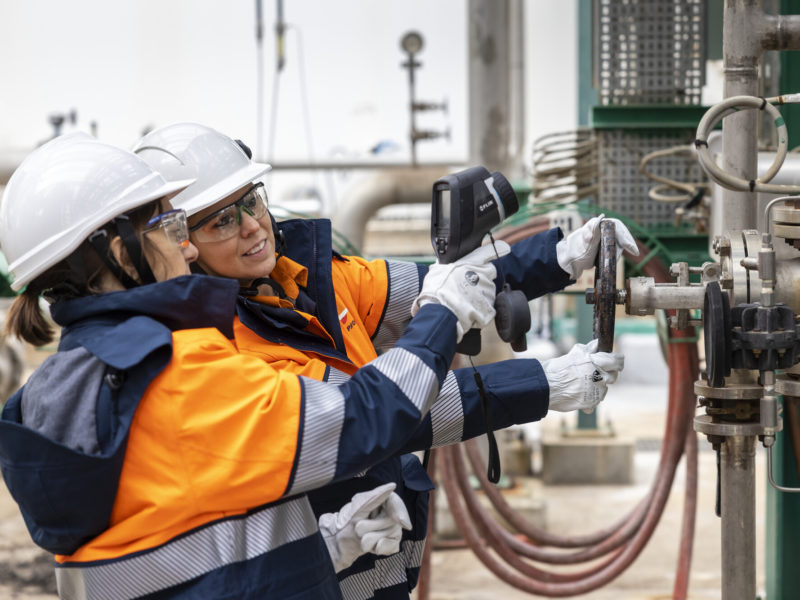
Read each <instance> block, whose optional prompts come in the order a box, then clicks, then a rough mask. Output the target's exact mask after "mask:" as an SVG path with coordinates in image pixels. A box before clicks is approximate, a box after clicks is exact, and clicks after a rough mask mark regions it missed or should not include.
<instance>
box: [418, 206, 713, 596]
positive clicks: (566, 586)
mask: <svg viewBox="0 0 800 600" xmlns="http://www.w3.org/2000/svg"><path fill="white" fill-rule="evenodd" d="M547 226H548V225H547V220H546V219H539V220H536V221H533V222H529V223H527V224H526V225H524V226H521V227H516V228H514V229H513V230H509V231H505V232H501V233H500V234H499V235H498V237H500V238H501V239H504V240H505V241H507V242H509V243H513V242H515V241H517V240H519V239H522V238H524V237H528V236H530V235H533V234H535V233H538V232H540V231H543V230H544V229H546V228H547ZM638 244H639V249H640V252H639V257H650V253H649V251H647V250H648V249H647V248H646V247H644V245H643V244H641V242H638ZM639 257H633V256H627V258H628V259H629V260H631V261H632V262H634V263H637V262H644V261H645V260H647V258H639ZM641 270H642V271H643V272H644V274H645V275H648V276H651V277H654V278H655V279H656V281H659V282H663V281H669V274H668V271H667V269H666V268H665V267H664V265H663V264H662V263H661V262H660V261H658V260H657V259H653V258H652V257H650V258H649V260H647V262H646V263H645V264H643V265H642V267H641ZM691 334H692V332H689V331H675V330H673V332H672V335H673V338H672V339H673V340H675V341H673V342H672V343H670V344H669V345H668V363H669V369H670V380H669V402H668V412H667V420H666V430H665V432H664V442H663V445H662V449H661V457H660V461H659V467H658V470H657V472H656V476H655V479H654V481H653V483H652V484H651V487H650V490H649V492H648V493H647V495H646V496H645V497H644V498H643V499H642V500H641V501H640V502H639V503H638V504H637V505H636V506H635V507H634V508H633V510H632V511H631V512H630V513H629V514H628V515H626V516H625V517H624V518H622V519H620V520H619V521H617V522H616V523H614V524H613V525H611V526H610V527H608V528H606V529H603V530H601V531H598V532H595V533H590V534H585V535H579V536H561V535H556V534H553V533H550V532H546V531H543V530H541V529H539V528H536V527H534V526H532V525H531V524H530V523H528V522H527V521H526V520H525V519H524V518H523V517H522V516H521V515H519V514H518V513H516V512H515V511H514V510H513V509H512V508H511V507H510V506H509V505H508V503H507V502H506V501H505V499H504V498H503V496H502V494H501V493H500V492H499V491H498V490H497V488H495V487H494V486H493V485H491V484H490V483H489V481H488V480H487V479H486V467H485V464H484V463H483V460H482V459H481V457H480V455H479V453H478V451H477V447H476V445H475V443H474V441H469V442H466V443H465V444H464V446H465V448H466V453H467V457H468V459H469V462H470V465H471V467H472V473H473V475H475V476H476V477H477V478H478V481H479V482H480V485H481V489H482V490H483V491H484V493H485V494H486V496H487V497H488V498H489V500H490V502H491V504H492V506H493V507H494V508H495V510H496V511H497V512H498V513H499V514H500V515H501V516H502V517H503V518H504V519H505V520H506V521H507V522H508V523H509V525H510V526H511V527H512V528H513V529H514V530H515V531H516V532H517V533H521V534H523V535H524V536H525V537H526V538H527V539H528V540H529V542H525V541H521V540H520V539H519V538H518V537H517V536H516V535H514V534H512V533H511V532H509V531H508V530H507V529H505V527H503V526H502V525H500V524H499V523H498V522H497V521H496V520H495V519H494V517H493V516H492V515H491V513H489V511H487V510H486V509H484V508H483V507H482V506H481V505H480V504H479V502H478V498H477V494H476V491H475V490H473V489H472V487H471V485H470V483H469V473H468V471H467V469H466V466H465V464H464V461H463V457H462V454H461V449H460V447H459V446H450V447H447V448H442V449H439V450H437V451H435V454H436V455H438V456H435V457H432V460H431V462H430V463H429V467H433V468H436V467H438V468H439V470H440V472H441V481H442V484H443V487H444V490H445V493H446V494H447V498H448V503H449V506H450V509H451V512H452V514H453V518H454V520H455V521H456V524H457V525H458V527H459V530H460V531H461V533H462V535H463V536H464V539H465V541H466V543H467V545H468V546H469V547H470V548H471V550H472V551H473V552H474V553H475V555H476V556H477V557H478V558H479V559H480V560H481V562H483V563H484V565H485V566H486V567H487V568H488V569H489V570H491V571H492V572H493V573H495V575H497V576H498V578H500V579H501V580H503V581H504V582H506V583H508V584H509V585H512V586H514V587H516V588H518V589H521V590H524V591H527V592H529V593H531V594H536V595H541V596H549V597H565V596H574V595H577V594H583V593H586V592H589V591H591V590H594V589H597V588H599V587H602V586H603V585H605V584H607V583H608V582H610V581H612V580H613V579H614V578H616V577H617V576H619V575H620V574H621V573H622V572H623V571H624V570H625V569H627V567H628V566H630V564H631V563H632V562H633V561H634V560H635V559H636V558H637V557H638V555H639V553H640V552H641V551H642V549H643V548H644V546H645V545H646V544H647V542H648V541H649V539H650V537H651V536H652V533H653V531H654V530H655V527H656V525H657V524H658V521H659V520H660V518H661V515H662V513H663V509H664V506H665V504H666V501H667V498H668V497H669V492H670V489H671V487H672V482H673V479H674V475H675V470H676V468H677V465H678V463H679V461H680V458H681V456H682V455H684V454H685V455H686V460H687V468H686V490H685V500H684V511H683V524H682V533H681V538H680V551H679V558H678V565H677V569H676V577H675V583H674V588H673V598H675V599H684V598H686V595H687V592H688V583H689V572H690V564H691V555H692V547H693V545H692V542H693V538H694V525H695V515H696V506H697V436H696V435H695V434H694V433H693V432H692V430H691V422H692V419H693V417H694V407H695V403H696V399H695V395H694V390H693V385H694V381H695V380H696V379H697V374H698V357H697V348H696V345H695V344H692V343H685V342H681V338H684V339H685V338H688V337H689V336H690V335H691ZM433 468H432V469H431V471H433ZM431 506H432V509H431V514H433V506H434V505H433V498H432V504H431ZM430 525H432V519H431V523H430ZM429 533H430V532H429ZM428 539H430V536H429V538H428ZM428 546H429V545H428ZM548 547H549V548H548ZM489 548H491V549H492V550H493V551H494V554H493V553H492V552H490V550H489ZM557 549H560V550H557ZM564 549H569V550H570V551H569V552H565V551H564ZM600 558H602V560H601V561H600V562H599V563H596V564H594V565H593V566H591V567H589V568H586V569H583V570H578V571H574V572H568V573H565V572H563V571H561V570H559V571H558V572H554V571H549V570H547V569H545V568H542V567H539V566H536V565H534V564H531V563H530V562H528V561H527V559H531V560H534V561H537V562H539V563H545V564H549V565H565V564H575V565H576V564H580V563H583V562H586V561H593V560H596V559H600ZM429 588H430V550H429V549H428V548H426V553H425V554H424V555H423V567H422V575H421V578H420V587H419V590H418V598H419V600H427V598H428V594H429Z"/></svg>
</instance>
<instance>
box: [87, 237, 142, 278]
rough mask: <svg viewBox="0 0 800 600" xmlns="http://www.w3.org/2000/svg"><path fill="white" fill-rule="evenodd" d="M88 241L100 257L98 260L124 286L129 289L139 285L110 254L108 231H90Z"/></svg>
mask: <svg viewBox="0 0 800 600" xmlns="http://www.w3.org/2000/svg"><path fill="white" fill-rule="evenodd" d="M89 243H90V244H91V245H92V248H94V251H95V252H97V256H99V257H100V260H102V261H103V263H104V264H105V265H106V267H108V270H109V271H111V272H112V273H113V274H114V276H115V277H116V278H117V279H119V281H120V283H122V285H124V286H125V288H127V289H130V288H133V287H136V286H138V285H139V284H138V283H137V282H136V280H134V279H133V278H132V277H131V276H130V275H128V274H127V273H126V272H125V270H124V269H123V268H122V267H121V266H120V265H119V263H118V262H117V261H116V260H115V259H114V257H113V256H112V255H111V251H110V248H109V243H108V232H107V231H106V230H105V229H98V230H97V231H95V232H94V233H92V235H90V236H89Z"/></svg>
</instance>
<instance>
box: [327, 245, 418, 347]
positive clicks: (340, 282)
mask: <svg viewBox="0 0 800 600" xmlns="http://www.w3.org/2000/svg"><path fill="white" fill-rule="evenodd" d="M426 271H427V267H425V266H424V265H418V264H416V263H411V262H403V261H395V260H374V261H366V260H364V259H362V258H359V257H356V256H348V257H347V262H344V263H342V262H339V261H334V269H333V273H334V287H335V288H336V290H337V291H338V292H340V293H341V291H342V290H343V289H347V290H348V291H349V293H350V295H351V297H352V298H353V299H354V300H355V304H356V305H357V306H358V307H359V309H358V310H359V316H360V317H361V320H362V321H363V322H364V325H365V327H366V328H367V332H368V333H369V335H370V337H371V338H372V342H373V345H374V346H375V348H377V349H379V350H383V349H387V348H390V347H392V346H393V345H394V344H395V343H396V342H397V340H399V339H400V336H401V335H402V334H403V330H404V329H405V328H406V326H407V325H408V322H409V321H410V320H411V304H412V303H413V302H414V299H415V298H416V297H417V295H418V294H419V290H420V287H421V286H422V277H423V276H424V273H425V272H426ZM340 274H341V276H337V275H340Z"/></svg>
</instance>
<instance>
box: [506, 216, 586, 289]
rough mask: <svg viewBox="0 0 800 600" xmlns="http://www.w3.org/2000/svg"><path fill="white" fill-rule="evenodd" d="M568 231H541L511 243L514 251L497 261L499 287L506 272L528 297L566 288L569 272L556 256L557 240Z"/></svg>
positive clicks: (515, 287) (555, 229) (516, 286)
mask: <svg viewBox="0 0 800 600" xmlns="http://www.w3.org/2000/svg"><path fill="white" fill-rule="evenodd" d="M563 236H564V234H563V233H562V232H561V229H559V228H558V227H556V228H554V229H550V230H548V231H544V232H542V233H538V234H536V235H533V236H531V237H529V238H526V239H524V240H520V241H519V242H517V243H516V244H514V245H513V246H511V253H510V254H507V255H505V256H503V257H502V258H500V259H499V260H496V261H494V262H495V266H496V267H497V279H496V280H495V282H496V283H497V291H498V292H499V291H500V287H501V286H500V283H501V281H502V277H501V274H502V276H504V277H505V281H506V282H507V283H508V284H509V285H510V286H511V289H513V290H521V291H522V292H524V293H525V296H526V297H527V298H528V300H533V299H534V298H538V297H539V296H543V295H545V294H548V293H550V292H557V291H559V290H561V289H563V288H564V287H565V286H566V285H567V284H568V283H569V282H570V278H569V274H568V273H567V272H566V271H564V269H562V268H561V267H560V266H559V264H558V260H557V258H556V244H557V243H558V242H559V241H560V240H561V238H562V237H563Z"/></svg>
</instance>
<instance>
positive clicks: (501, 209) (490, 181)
mask: <svg viewBox="0 0 800 600" xmlns="http://www.w3.org/2000/svg"><path fill="white" fill-rule="evenodd" d="M483 183H485V184H486V189H488V190H489V193H490V194H491V195H492V196H493V197H494V201H495V202H497V214H498V215H500V223H502V222H503V221H505V220H506V207H505V205H503V201H502V200H500V194H498V193H497V190H496V189H494V177H487V178H486V179H484V180H483Z"/></svg>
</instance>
